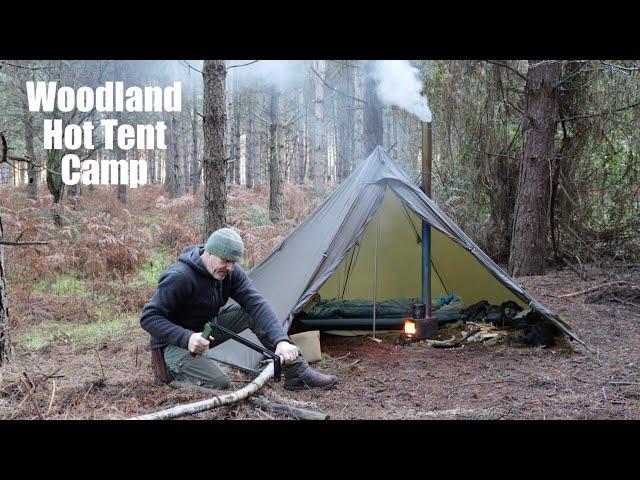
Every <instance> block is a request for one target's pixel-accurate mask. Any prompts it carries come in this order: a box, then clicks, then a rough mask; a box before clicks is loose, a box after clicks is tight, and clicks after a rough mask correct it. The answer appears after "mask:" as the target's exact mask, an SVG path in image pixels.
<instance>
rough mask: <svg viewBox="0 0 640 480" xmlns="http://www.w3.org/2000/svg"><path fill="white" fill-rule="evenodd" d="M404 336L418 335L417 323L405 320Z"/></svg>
mask: <svg viewBox="0 0 640 480" xmlns="http://www.w3.org/2000/svg"><path fill="white" fill-rule="evenodd" d="M404 334H405V335H406V336H407V337H413V336H414V335H415V334H416V324H415V322H413V321H411V320H409V319H405V321H404Z"/></svg>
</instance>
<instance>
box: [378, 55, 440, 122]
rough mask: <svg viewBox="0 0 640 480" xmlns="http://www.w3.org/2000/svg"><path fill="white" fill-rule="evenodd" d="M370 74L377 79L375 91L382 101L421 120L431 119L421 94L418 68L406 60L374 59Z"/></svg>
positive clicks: (429, 111)
mask: <svg viewBox="0 0 640 480" xmlns="http://www.w3.org/2000/svg"><path fill="white" fill-rule="evenodd" d="M371 76H372V77H373V78H375V79H376V80H377V81H378V88H377V93H378V98H380V101H381V102H382V103H384V104H386V105H396V106H398V107H400V108H402V109H404V110H406V111H408V112H409V113H413V114H414V115H416V116H417V117H418V118H420V120H422V121H423V122H430V121H431V110H430V109H429V105H428V104H427V99H426V98H425V97H424V96H423V95H422V83H421V82H420V80H418V70H417V69H416V68H414V67H413V66H411V64H410V63H409V61H408V60H379V61H376V62H374V64H373V67H372V69H371Z"/></svg>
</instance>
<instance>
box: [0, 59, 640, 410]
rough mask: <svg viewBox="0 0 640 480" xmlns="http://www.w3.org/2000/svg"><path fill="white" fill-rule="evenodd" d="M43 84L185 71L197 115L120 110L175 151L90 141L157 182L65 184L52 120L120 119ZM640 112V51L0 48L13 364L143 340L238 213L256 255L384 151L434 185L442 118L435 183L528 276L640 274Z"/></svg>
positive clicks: (98, 155) (484, 243)
mask: <svg viewBox="0 0 640 480" xmlns="http://www.w3.org/2000/svg"><path fill="white" fill-rule="evenodd" d="M39 80H42V81H56V82H58V84H59V86H62V85H66V86H71V87H74V88H78V87H80V86H89V87H92V88H95V87H98V86H102V85H104V83H105V82H107V81H123V82H125V85H126V86H129V85H140V86H143V85H145V86H146V85H157V86H161V87H165V86H169V85H171V84H173V82H175V81H178V80H179V81H181V82H182V100H183V102H182V110H181V111H180V112H173V113H166V112H165V113H153V112H149V113H135V114H134V113H129V112H121V113H114V114H111V118H117V119H118V121H120V122H121V123H130V124H138V123H154V122H156V121H164V122H165V123H166V125H167V147H168V148H167V149H166V150H158V149H155V150H128V151H123V150H119V149H115V150H105V149H103V148H101V146H100V145H98V146H97V148H96V149H95V150H88V151H83V150H79V151H76V152H75V153H77V154H78V155H79V156H80V157H81V159H82V160H86V159H90V158H93V159H112V158H115V159H145V160H147V162H148V184H147V185H146V186H144V187H140V188H137V189H130V188H129V187H128V186H112V187H111V186H96V187H93V186H81V185H78V186H66V185H64V184H63V182H62V180H61V176H60V174H59V172H60V162H61V159H62V157H63V156H64V154H65V153H66V152H65V151H64V150H43V138H42V137H43V135H42V127H43V120H44V118H60V119H62V121H63V124H69V123H81V122H83V121H92V122H97V121H98V120H99V118H100V117H99V115H100V114H99V113H96V112H95V111H92V112H89V113H82V112H80V111H78V110H72V111H71V112H67V113H63V112H60V111H55V112H53V113H41V112H30V111H29V109H28V106H27V95H26V87H25V82H27V81H39ZM398 92H400V94H399V93H398ZM402 92H407V93H406V95H405V94H402ZM416 95H424V98H425V99H426V102H427V103H428V109H427V110H426V111H427V113H425V109H424V105H418V104H417V102H416V100H415V98H416ZM418 103H419V102H418ZM425 105H426V104H425ZM429 109H430V112H429V111H428V110H429ZM639 113H640V62H638V61H624V60H610V61H609V60H585V61H581V60H571V61H568V60H543V61H526V60H501V61H498V60H471V61H459V60H453V61H449V60H419V61H411V62H379V61H378V62H372V61H362V60H308V61H265V60H259V61H256V60H244V61H242V60H237V61H226V62H225V61H219V60H218V61H204V62H203V61H198V60H180V61H111V60H96V61H87V60H81V61H73V60H46V61H39V60H0V132H2V140H3V145H2V160H1V162H0V222H1V223H0V242H2V244H0V252H1V251H2V249H3V250H4V262H3V263H0V293H1V297H0V315H1V317H0V333H1V335H0V337H1V338H0V340H1V342H0V364H2V361H3V360H6V359H8V358H10V357H11V355H12V345H13V346H14V347H15V348H16V349H17V350H16V352H17V353H18V354H19V355H29V352H33V351H38V352H43V351H44V352H46V351H47V350H46V349H47V348H52V346H54V345H59V344H69V345H72V346H73V348H74V349H76V350H77V349H78V348H89V349H90V351H93V349H95V342H96V338H101V337H106V338H111V339H114V338H125V337H126V336H127V335H130V332H131V331H132V329H135V328H136V327H137V322H138V315H139V311H140V309H141V308H142V306H143V305H144V303H145V302H146V301H148V299H149V298H150V295H151V293H152V292H153V288H154V285H155V282H156V280H157V277H158V275H159V273H160V272H161V271H162V269H163V268H165V267H166V266H167V265H168V264H169V263H171V262H172V261H173V260H174V259H175V257H176V255H177V254H178V253H179V252H180V251H181V250H182V248H184V246H186V245H188V244H191V243H196V242H199V241H201V240H202V239H203V238H205V237H206V236H207V235H208V233H210V232H211V231H212V230H213V229H215V228H218V227H219V226H222V225H230V226H232V227H235V228H237V229H239V230H240V231H241V232H242V234H243V237H244V239H245V244H246V245H247V255H246V257H245V258H244V260H243V263H244V266H245V267H247V268H251V267H252V266H253V265H254V264H255V263H256V262H258V261H259V260H260V259H261V258H263V257H264V256H265V255H266V254H267V253H268V252H269V250H270V249H271V248H273V247H274V246H275V245H276V244H277V243H278V242H279V241H280V240H282V239H283V238H284V237H285V236H286V235H287V233H288V232H289V231H291V229H293V228H294V227H295V226H296V225H297V224H299V222H301V221H302V220H303V219H304V218H305V217H306V216H307V215H308V214H309V213H310V212H311V211H312V210H313V209H314V208H315V207H316V206H317V205H318V204H319V203H320V202H321V201H322V200H323V199H324V198H326V196H327V195H328V194H329V193H330V192H331V191H332V190H333V189H334V188H335V187H336V186H337V185H338V184H339V183H340V182H341V181H342V180H343V179H344V178H346V177H347V176H348V175H349V174H350V173H351V171H352V170H353V169H354V168H355V166H356V165H357V164H358V162H360V161H361V160H362V159H363V158H365V157H366V156H367V155H369V154H370V153H371V151H372V150H373V148H374V147H375V146H376V145H381V146H382V147H383V148H384V149H385V151H386V152H387V153H388V155H389V156H390V157H391V158H392V159H393V160H394V161H395V162H397V164H398V165H399V166H401V167H402V168H403V169H404V170H405V171H406V172H407V173H408V174H409V176H410V177H411V178H413V179H415V182H416V184H420V181H421V161H422V151H421V150H422V138H421V135H422V123H421V120H425V117H431V122H432V130H433V172H432V179H431V182H432V197H433V198H434V200H435V201H436V202H437V203H438V204H439V205H440V207H441V208H442V209H443V210H444V211H445V212H446V213H447V214H448V215H449V216H450V217H451V218H452V219H453V220H454V221H455V222H456V223H457V224H458V225H459V226H460V227H461V228H462V229H463V230H464V231H465V232H466V233H467V234H468V235H469V236H470V237H471V238H472V239H473V240H474V242H476V243H477V244H478V245H479V246H480V247H481V248H482V249H483V250H484V251H485V252H486V253H487V254H488V255H489V256H490V257H491V258H492V259H493V260H494V261H496V262H497V263H498V264H500V265H501V266H503V268H504V269H505V270H507V271H508V272H509V273H510V274H512V275H515V276H516V277H521V276H526V275H543V274H545V273H548V272H556V271H563V270H569V271H571V272H572V273H573V274H575V275H576V277H577V278H579V279H581V280H589V279H593V278H596V277H595V275H596V274H594V273H593V270H592V269H593V268H598V269H599V270H598V272H600V273H598V275H601V272H602V271H605V272H609V274H607V278H605V279H609V278H608V277H609V276H610V275H618V274H620V272H627V270H628V269H634V268H635V267H637V266H638V258H639V257H640V215H639V214H640V196H639V195H640V177H639V175H640V161H639V160H638V155H637V152H638V147H639V146H640V135H639V134H638V131H639V127H640V115H639ZM420 117H422V119H421V118H420ZM207 119H209V121H207ZM527 219H528V220H527ZM525 220H526V221H525ZM603 269H604V270H603ZM611 278H614V277H611ZM615 278H617V277H615ZM620 278H622V277H620ZM624 302H626V303H627V304H628V305H627V306H629V307H630V308H631V309H635V310H634V311H636V312H640V310H638V309H640V305H638V304H637V299H636V298H635V297H625V300H624ZM9 309H10V311H9ZM9 313H10V317H9ZM9 318H10V320H9ZM119 336H120V337H119ZM138 340H140V341H139V342H138ZM136 341H137V342H138V343H139V345H138V346H136V347H135V348H136V350H135V352H136V353H135V354H136V365H137V363H138V358H137V355H138V347H139V348H140V349H143V348H144V347H143V345H144V343H145V338H144V336H143V335H140V338H139V339H137V340H136ZM95 351H96V353H97V352H98V350H97V349H96V350H95ZM16 352H13V353H16ZM98 358H100V357H99V354H98ZM100 366H101V367H102V364H101V365H100ZM102 376H103V378H104V371H103V372H102ZM0 383H1V382H0ZM34 388H35V387H34ZM78 401H79V400H78ZM0 407H1V404H0ZM131 408H132V409H135V408H134V407H131ZM49 409H51V405H49ZM38 414H40V412H38ZM33 415H35V413H33ZM67 415H68V411H67Z"/></svg>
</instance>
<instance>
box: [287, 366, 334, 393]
mask: <svg viewBox="0 0 640 480" xmlns="http://www.w3.org/2000/svg"><path fill="white" fill-rule="evenodd" d="M337 383H338V377H336V376H335V375H326V374H324V373H320V372H318V371H317V370H314V369H313V368H311V367H307V369H306V370H305V371H304V372H302V373H301V374H300V375H298V376H295V377H286V376H285V379H284V388H285V389H286V390H307V389H311V388H319V389H322V390H330V389H332V388H334V387H335V386H336V384H337Z"/></svg>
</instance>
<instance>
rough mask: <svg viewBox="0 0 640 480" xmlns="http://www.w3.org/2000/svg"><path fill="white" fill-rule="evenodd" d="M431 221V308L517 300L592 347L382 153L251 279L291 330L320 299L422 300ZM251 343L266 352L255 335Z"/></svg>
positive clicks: (218, 350) (245, 359)
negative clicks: (425, 229) (446, 301)
mask: <svg viewBox="0 0 640 480" xmlns="http://www.w3.org/2000/svg"><path fill="white" fill-rule="evenodd" d="M422 221H425V222H427V223H428V224H429V225H430V228H431V252H432V254H431V278H432V280H431V285H432V286H431V289H432V290H431V294H432V298H433V297H436V296H439V295H443V294H446V293H449V292H451V291H454V292H456V293H457V294H458V295H459V296H460V297H461V298H462V299H463V300H464V302H465V304H467V305H471V304H473V303H476V302H478V301H481V300H487V301H488V302H489V303H491V304H501V303H502V302H505V301H507V300H512V301H514V302H516V303H517V304H518V305H520V306H521V307H523V308H524V309H531V310H534V311H537V312H538V313H540V314H541V315H542V316H543V317H544V318H545V319H547V320H548V321H550V322H551V323H552V324H554V325H555V326H556V327H558V328H559V329H560V331H562V332H564V333H565V334H567V335H568V336H569V337H570V338H572V339H574V340H576V341H578V342H579V343H583V342H582V341H581V340H580V339H579V338H577V336H576V335H575V334H574V333H573V332H572V331H571V327H570V326H569V325H568V324H567V323H565V322H564V321H563V320H561V319H560V318H559V317H557V316H556V315H555V314H553V313H552V312H551V311H549V310H548V309H547V308H545V307H544V306H543V305H541V304H540V303H539V302H538V301H537V300H535V299H534V298H533V297H532V296H531V295H530V294H528V293H527V292H525V290H524V289H523V288H522V287H521V286H520V285H519V284H518V283H517V282H516V281H515V280H514V279H513V278H511V277H510V276H509V275H507V273H506V272H504V271H503V270H502V269H501V268H500V267H499V266H498V265H496V264H495V263H494V262H493V261H492V260H491V259H490V258H489V257H488V256H487V255H486V254H485V253H484V252H483V251H482V250H480V248H478V246H477V245H476V244H475V243H474V242H473V241H472V240H471V239H470V238H469V237H468V236H467V235H466V234H465V233H464V232H463V231H462V230H461V229H460V228H459V227H458V226H457V225H456V224H455V223H454V222H453V221H452V220H451V219H450V218H449V217H448V216H447V215H446V214H445V213H444V212H443V211H442V210H441V209H440V208H439V207H438V206H437V205H436V204H435V202H434V201H433V200H431V199H430V198H429V197H427V195H425V194H424V193H423V192H422V191H421V190H420V189H418V188H417V187H416V186H415V185H414V184H413V182H412V181H411V180H410V179H409V177H408V176H407V175H406V173H404V172H403V171H402V170H401V169H400V168H399V167H397V166H396V165H394V163H393V162H392V160H391V159H390V158H389V157H388V156H387V155H386V153H385V152H384V151H383V150H382V148H381V147H376V149H375V150H374V151H373V153H372V154H371V155H369V157H367V158H366V159H365V160H364V161H363V162H361V163H360V165H359V166H358V167H357V168H356V169H355V170H354V171H353V172H352V173H351V175H349V177H347V178H346V179H345V180H344V182H343V183H342V184H341V185H340V186H339V187H338V188H337V189H336V190H335V191H334V192H333V193H332V194H331V195H330V196H329V197H328V198H327V199H326V200H325V201H324V202H323V203H322V204H321V205H320V206H319V207H318V208H317V209H316V210H315V211H314V212H313V213H312V214H311V215H310V216H309V217H307V218H306V219H305V220H304V221H303V222H302V223H301V224H300V225H299V226H298V227H297V228H295V229H294V230H293V231H292V232H291V233H290V234H289V235H288V236H287V237H286V238H285V239H284V240H283V241H282V242H281V243H280V244H279V245H278V246H277V247H276V248H275V249H274V250H273V251H272V252H271V253H270V254H269V255H268V256H267V257H266V258H265V259H264V260H262V261H261V262H260V263H259V264H258V265H256V266H255V267H254V268H253V269H252V270H251V272H250V273H249V276H250V278H251V280H252V282H253V284H254V285H255V287H256V288H257V289H258V290H259V291H260V292H261V293H262V294H263V295H264V296H265V297H266V298H267V300H268V301H269V302H270V304H271V305H272V307H273V309H274V310H275V312H276V314H277V316H278V319H279V320H280V321H281V322H282V324H283V326H284V327H285V329H287V330H288V329H289V327H290V326H291V322H292V321H293V319H294V317H295V315H296V314H297V313H299V312H300V311H301V310H302V309H303V308H305V306H307V305H308V304H309V303H310V302H311V300H312V299H314V298H317V294H319V295H320V297H321V298H323V299H331V298H345V299H356V298H369V299H372V298H375V299H376V300H378V301H381V300H384V299H392V298H415V297H421V288H422V283H421V272H422V247H421V228H422V227H421V225H422V224H421V222H422ZM354 259H355V260H354ZM374 296H375V297H374ZM230 314H231V315H233V314H235V315H242V314H244V312H242V310H241V309H239V306H238V305H237V304H235V302H233V301H232V300H230V301H229V303H228V304H227V305H226V306H225V308H224V309H223V310H222V313H221V315H230ZM242 336H244V337H246V338H248V339H251V340H253V341H255V342H257V338H256V337H255V335H254V334H253V333H252V332H251V331H249V330H245V331H244V332H243V333H242ZM209 355H210V356H212V357H213V358H215V359H217V360H219V361H222V362H224V363H229V364H233V365H236V366H239V367H242V368H246V369H250V370H255V369H256V368H257V366H258V365H259V363H260V360H261V359H262V355H261V354H259V353H257V352H254V351H252V350H250V349H248V348H246V347H244V346H242V345H240V344H238V343H237V342H233V341H228V342H225V343H223V344H221V345H219V346H217V347H215V348H213V349H212V350H210V351H209Z"/></svg>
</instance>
